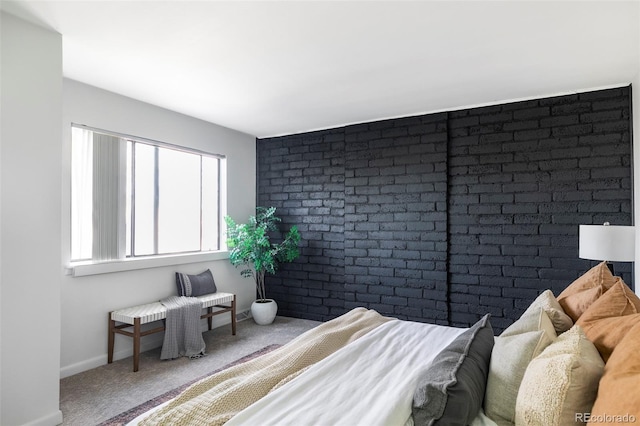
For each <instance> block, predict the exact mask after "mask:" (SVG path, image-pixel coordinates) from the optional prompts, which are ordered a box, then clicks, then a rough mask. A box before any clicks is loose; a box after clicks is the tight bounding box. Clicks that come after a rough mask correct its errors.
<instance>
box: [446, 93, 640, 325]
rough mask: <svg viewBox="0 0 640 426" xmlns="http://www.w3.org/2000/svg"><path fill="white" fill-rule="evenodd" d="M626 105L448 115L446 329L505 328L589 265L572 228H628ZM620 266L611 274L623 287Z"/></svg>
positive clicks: (589, 98)
mask: <svg viewBox="0 0 640 426" xmlns="http://www.w3.org/2000/svg"><path fill="white" fill-rule="evenodd" d="M629 102H630V101H629V91H628V90H627V89H615V90H606V91H599V92H592V93H583V94H579V95H573V96H563V97H556V98H548V99H540V100H533V101H527V102H519V103H514V104H507V105H499V106H495V107H487V108H478V109H471V110H464V111H457V112H452V113H450V115H449V117H450V120H449V157H450V158H449V169H448V170H449V229H450V236H449V263H450V267H449V282H450V299H451V304H450V309H451V323H452V325H461V326H465V325H468V324H469V323H470V322H471V321H474V320H475V319H476V318H477V317H478V315H480V314H483V313H486V312H491V314H492V320H491V321H492V324H493V325H495V326H496V328H498V329H500V328H503V327H505V326H507V325H509V324H510V323H511V322H512V321H513V319H515V318H517V317H518V316H519V315H520V314H521V313H522V311H523V310H524V309H525V308H526V307H527V306H528V305H529V303H530V302H531V300H533V299H534V298H535V297H536V296H537V295H538V294H539V293H540V292H541V291H542V290H544V289H547V288H550V289H552V290H553V292H554V293H555V294H556V295H557V294H558V293H560V292H561V291H562V290H563V289H564V288H565V287H566V286H567V285H568V284H569V283H570V282H571V281H572V280H573V279H575V278H576V277H577V276H578V275H580V274H581V273H582V272H583V271H585V270H587V269H588V268H589V267H590V266H591V265H592V262H590V261H587V260H582V259H579V258H578V229H579V227H578V225H579V224H602V223H604V222H605V221H609V222H611V223H612V224H618V225H630V224H631V164H630V159H631V142H630V139H629V138H630V133H629V129H630V121H629V112H630V111H629ZM593 264H595V263H593ZM630 265H631V264H619V265H616V268H617V271H616V272H625V274H624V275H623V278H624V279H625V281H626V282H628V283H631V281H630V276H629V272H630Z"/></svg>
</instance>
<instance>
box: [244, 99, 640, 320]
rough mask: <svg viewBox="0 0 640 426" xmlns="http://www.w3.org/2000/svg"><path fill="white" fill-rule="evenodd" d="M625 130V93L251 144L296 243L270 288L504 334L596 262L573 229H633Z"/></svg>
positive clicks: (307, 303)
mask: <svg viewBox="0 0 640 426" xmlns="http://www.w3.org/2000/svg"><path fill="white" fill-rule="evenodd" d="M630 125H631V123H630V89H629V88H620V89H611V90H604V91H597V92H589V93H583V94H577V95H571V96H562V97H555V98H548V99H540V100H533V101H526V102H518V103H511V104H505V105H499V106H492V107H484V108H477V109H469V110H462V111H455V112H450V113H440V114H432V115H425V116H419V117H409V118H403V119H395V120H385V121H381V122H374V123H366V124H360V125H354V126H348V127H344V128H339V129H332V130H327V131H320V132H313V133H308V134H300V135H292V136H286V137H278V138H269V139H261V140H258V143H257V158H258V200H257V202H258V205H263V206H276V207H277V208H278V214H279V215H280V216H281V217H282V218H283V222H284V223H285V224H286V225H287V226H288V225H291V224H296V225H298V226H299V228H300V230H301V233H302V238H303V248H302V256H301V257H300V259H298V261H296V262H295V263H293V264H288V265H285V266H284V267H283V268H282V270H281V271H280V272H279V273H278V275H277V276H275V277H269V278H268V281H267V284H268V290H267V291H268V293H269V296H270V297H273V298H275V299H277V301H278V303H279V306H280V314H282V315H289V316H295V317H303V318H310V319H318V320H326V319H329V318H333V317H335V316H337V315H339V314H341V313H343V312H345V311H346V310H348V309H351V308H352V307H355V306H365V307H369V308H373V309H376V310H378V311H380V312H382V313H385V314H389V315H393V316H396V317H399V318H403V319H412V320H421V321H429V322H437V323H443V324H451V325H458V326H468V325H469V324H471V323H472V322H474V321H476V320H477V319H478V318H479V317H480V316H481V315H483V314H484V313H486V312H491V314H492V324H494V326H495V328H496V329H497V330H500V329H502V328H504V327H505V326H506V325H508V324H509V323H510V322H512V321H513V319H515V318H517V317H518V316H519V315H520V314H521V313H522V311H523V310H524V308H525V307H526V306H527V305H528V304H529V303H530V302H531V301H532V300H533V298H535V297H536V295H537V294H539V293H540V292H541V291H542V290H544V289H547V288H551V289H552V290H553V291H554V292H555V293H556V294H558V293H559V292H560V291H561V290H562V289H563V288H564V287H565V286H566V285H567V284H569V283H570V282H571V280H573V279H575V278H576V277H577V276H579V275H580V274H581V273H582V272H584V271H585V270H587V269H588V268H589V267H590V266H591V265H593V264H595V263H594V262H589V261H585V260H581V259H578V249H577V245H578V242H577V233H578V225H579V224H600V223H603V222H604V221H609V222H611V223H612V224H619V225H628V224H631V198H632V195H631V163H630V162H631V141H630ZM616 268H617V272H622V273H623V278H624V279H625V281H626V282H627V283H631V277H630V270H631V265H630V264H617V265H616Z"/></svg>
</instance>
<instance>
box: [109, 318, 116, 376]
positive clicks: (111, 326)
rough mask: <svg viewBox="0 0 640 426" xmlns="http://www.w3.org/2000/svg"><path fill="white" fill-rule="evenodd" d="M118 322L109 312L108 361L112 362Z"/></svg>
mask: <svg viewBox="0 0 640 426" xmlns="http://www.w3.org/2000/svg"><path fill="white" fill-rule="evenodd" d="M115 328H116V322H115V321H114V320H112V319H111V312H109V340H108V341H109V343H108V344H107V347H108V352H107V363H108V364H111V363H112V362H113V343H114V340H115V336H116V332H115Z"/></svg>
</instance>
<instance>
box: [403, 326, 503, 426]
mask: <svg viewBox="0 0 640 426" xmlns="http://www.w3.org/2000/svg"><path fill="white" fill-rule="evenodd" d="M493 342H494V339H493V329H492V328H491V323H490V322H489V314H487V315H485V316H484V317H482V319H481V320H480V321H478V322H477V323H475V324H474V325H473V326H472V327H471V328H469V329H468V330H466V331H465V332H463V333H462V334H461V335H460V336H458V337H456V339H455V340H454V341H453V342H451V343H450V344H449V346H447V347H446V348H444V349H443V350H442V352H440V354H438V356H437V357H436V359H435V360H434V361H433V363H432V364H431V366H430V367H429V369H428V370H427V371H425V372H424V373H423V375H422V376H421V377H420V379H419V380H418V386H417V388H416V390H415V392H414V394H413V406H412V414H413V421H414V423H415V424H416V425H429V426H431V425H462V426H465V425H468V424H471V422H472V421H473V419H474V418H475V417H476V416H477V415H478V412H479V411H480V408H481V407H482V401H483V399H484V393H485V387H486V384H487V374H488V371H489V361H490V359H491V351H492V349H493Z"/></svg>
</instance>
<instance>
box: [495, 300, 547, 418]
mask: <svg viewBox="0 0 640 426" xmlns="http://www.w3.org/2000/svg"><path fill="white" fill-rule="evenodd" d="M555 339H556V332H555V329H554V327H553V324H552V323H551V320H550V319H549V316H548V315H547V313H546V312H545V311H544V309H542V308H537V309H532V310H530V311H528V312H525V313H524V314H523V315H522V316H521V317H520V319H519V320H518V321H516V322H515V323H513V324H512V325H511V326H510V327H509V328H507V329H506V330H505V331H504V332H502V334H501V335H500V336H498V337H496V339H495V345H494V347H493V352H492V354H491V362H490V364H489V375H488V377H487V389H486V392H485V397H484V411H485V413H486V415H487V416H488V417H489V418H491V420H493V421H494V422H496V423H497V424H498V425H500V426H502V425H513V424H514V422H515V412H516V399H517V396H518V389H519V388H520V383H521V382H522V377H523V376H524V373H525V371H526V369H527V366H528V365H529V362H531V360H532V359H533V358H535V357H536V356H538V355H539V354H540V353H541V352H542V351H543V350H544V349H545V348H546V347H547V346H549V345H550V344H551V343H552V342H553V341H554V340H555Z"/></svg>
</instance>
